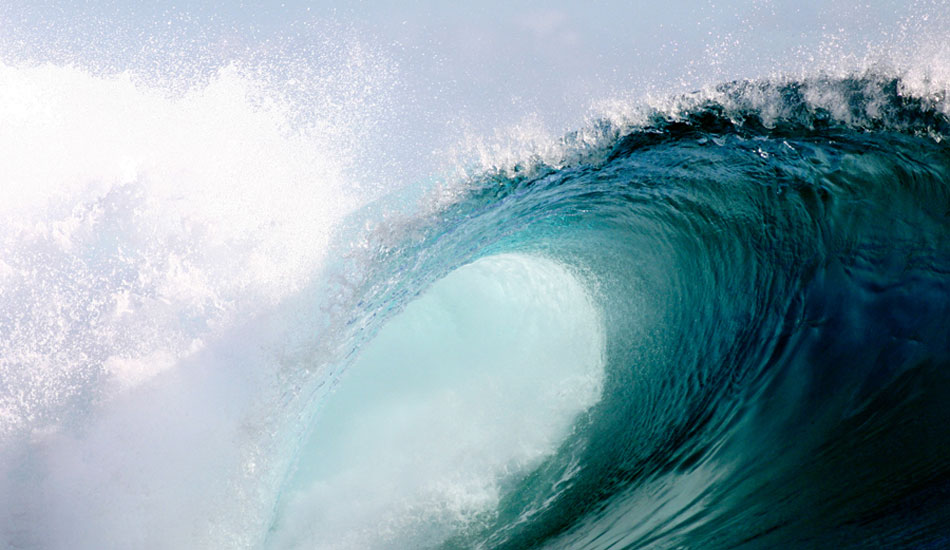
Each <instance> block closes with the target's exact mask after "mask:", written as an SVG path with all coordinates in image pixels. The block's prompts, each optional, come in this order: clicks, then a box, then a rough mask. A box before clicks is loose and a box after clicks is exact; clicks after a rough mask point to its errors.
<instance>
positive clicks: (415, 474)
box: [269, 74, 950, 549]
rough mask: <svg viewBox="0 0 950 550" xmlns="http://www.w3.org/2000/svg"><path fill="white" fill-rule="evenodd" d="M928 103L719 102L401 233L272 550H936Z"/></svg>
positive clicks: (934, 219)
mask: <svg viewBox="0 0 950 550" xmlns="http://www.w3.org/2000/svg"><path fill="white" fill-rule="evenodd" d="M817 92H821V93H817ZM816 97H818V98H819V99H817V100H816V99H815V98H816ZM711 98H712V99H711ZM822 98H824V99H822ZM828 98H833V99H828ZM945 107H946V105H945V99H944V98H941V97H932V98H927V99H920V98H914V97H912V96H911V95H909V94H905V93H903V83H902V82H901V81H900V80H899V79H893V78H888V77H883V76H877V75H873V74H869V75H862V76H859V77H854V78H850V79H816V80H809V81H799V82H796V81H782V82H755V83H736V84H728V85H724V86H722V87H721V88H720V89H719V90H718V95H717V94H714V95H708V94H707V95H705V96H697V97H695V98H685V99H684V101H683V102H682V103H681V106H680V107H678V108H677V109H675V110H670V111H656V112H653V113H648V116H647V119H646V122H645V123H644V124H642V125H636V126H632V127H627V128H618V127H615V126H612V125H610V124H607V123H604V124H602V125H599V126H598V125H595V126H594V127H593V129H594V130H596V131H597V132H599V133H600V136H601V137H600V140H599V141H598V142H597V144H596V145H586V144H584V143H582V142H581V141H580V140H579V139H578V141H577V142H576V143H575V144H574V145H571V140H572V139H573V138H572V136H568V137H567V138H566V143H567V144H568V145H567V146H566V151H567V153H566V157H565V161H564V162H563V163H561V164H558V165H557V166H554V165H550V164H545V163H542V162H540V161H539V162H538V163H535V164H530V163H529V164H525V165H522V166H518V167H515V168H514V169H513V170H511V171H507V172H503V173H502V172H499V173H496V174H487V175H482V176H479V177H478V178H475V179H474V180H473V181H472V182H471V185H470V187H469V189H468V191H467V192H465V193H463V194H462V195H461V196H460V197H458V198H457V199H456V200H454V201H451V202H450V203H448V204H446V205H444V206H443V207H441V208H439V209H437V211H435V212H434V213H433V214H431V215H430V216H429V217H426V218H423V219H421V220H418V219H417V220H416V221H414V222H411V223H407V224H403V225H399V224H396V225H394V226H393V228H392V231H391V233H390V238H389V239H388V240H387V242H386V244H385V246H383V244H382V243H380V244H379V246H378V247H377V248H376V251H375V252H374V257H373V258H374V261H373V262H372V265H373V266H374V267H373V269H372V270H371V271H370V273H369V275H367V276H366V278H365V279H364V280H363V283H362V286H361V287H360V290H359V291H358V292H357V293H356V295H355V297H354V298H353V302H352V304H351V308H352V309H351V314H350V315H351V317H350V326H351V329H352V334H353V340H352V341H351V344H350V345H351V354H350V357H351V358H352V359H351V360H349V362H347V363H346V364H345V365H344V367H345V368H346V369H347V373H346V374H344V376H342V377H341V378H340V381H339V386H338V390H337V391H336V392H335V393H332V394H329V395H327V396H325V397H323V398H321V401H320V403H319V404H315V405H314V410H313V414H315V416H314V420H313V425H312V426H311V428H310V429H309V430H308V432H307V434H306V437H304V438H303V439H302V440H301V443H300V445H299V450H298V459H297V465H296V466H295V468H294V469H293V470H292V472H290V473H289V474H288V476H287V478H286V481H285V486H284V489H283V492H282V495H283V496H282V499H281V502H280V503H278V506H277V508H276V512H275V519H274V522H273V526H272V529H271V537H270V539H269V543H270V545H271V546H274V547H310V546H308V545H312V544H317V547H321V546H320V544H319V543H315V542H314V541H322V542H323V544H325V545H326V547H339V548H347V547H361V546H362V547H399V548H416V547H419V548H421V547H433V548H497V549H525V548H552V549H553V548H591V549H607V548H643V547H646V548H704V549H709V548H776V547H796V548H863V547H869V546H887V547H934V548H936V547H941V546H942V545H944V544H946V543H947V541H948V537H950V531H948V529H947V525H950V500H948V496H947V495H948V494H950V492H948V491H950V456H948V454H947V451H946V449H950V405H948V403H950V399H948V398H950V370H948V369H950V322H948V321H950V146H948V145H947V141H946V139H947V137H948V136H950V122H948V118H947V115H946V109H945ZM506 262H508V263H507V264H506ZM462 266H467V267H462ZM506 266H507V267H506ZM519 300H520V301H519ZM506 308H507V309H506ZM559 392H560V393H559ZM307 499H310V500H307ZM380 499H381V500H380ZM327 502H336V503H337V504H335V505H333V504H330V505H328V504H327ZM308 503H309V504H308ZM367 518H368V519H367ZM327 526H330V527H327ZM324 527H326V528H324ZM288 533H291V534H288ZM328 533H330V534H332V536H331V535H328ZM340 533H342V534H341V535H339V536H337V534H340ZM334 537H336V538H334ZM302 541H303V542H302ZM307 541H310V542H307Z"/></svg>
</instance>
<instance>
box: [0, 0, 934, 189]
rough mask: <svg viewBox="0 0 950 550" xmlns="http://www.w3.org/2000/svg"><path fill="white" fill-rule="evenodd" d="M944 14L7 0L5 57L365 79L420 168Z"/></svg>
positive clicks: (388, 137) (420, 173)
mask: <svg viewBox="0 0 950 550" xmlns="http://www.w3.org/2000/svg"><path fill="white" fill-rule="evenodd" d="M947 22H950V5H948V2H947V1H945V0H928V1H913V2H903V1H897V0H883V1H860V2H854V1H842V2H824V1H818V0H799V1H791V0H774V1H768V0H722V1H719V0H705V1H692V2H690V1H684V0H668V1H666V2H662V3H657V2H647V1H635V2H615V1H600V2H597V1H594V2H563V1H554V2H510V1H499V0H489V1H482V2H472V3H461V2H436V1H428V0H420V1H402V2H381V1H363V2H346V3H333V2H307V1H304V0H286V1H284V2H266V3H265V2H260V3H251V2H209V1H194V2H170V1H160V2H149V3H138V2H126V1H113V2H89V1H86V2H54V1H48V0H47V1H35V0H34V1H26V0H13V1H10V0H7V1H5V2H3V3H2V5H0V59H7V60H24V59H27V60H31V61H54V62H57V63H76V64H79V65H80V66H89V67H93V68H96V69H99V70H104V71H110V70H111V71H122V70H133V71H137V72H139V73H146V74H156V75H159V76H160V77H162V78H167V77H169V75H171V76H177V77H180V76H181V75H183V74H186V73H189V71H197V72H200V71H202V70H205V71H207V70H208V67H215V66H219V65H221V64H223V63H227V62H230V61H234V60H237V61H239V62H242V63H248V62H250V63H252V64H253V63H257V64H258V65H260V66H266V67H267V68H266V69H265V72H267V73H269V74H270V76H271V77H273V76H274V75H280V77H281V78H283V79H285V80H293V79H295V76H299V75H300V74H304V75H305V76H304V77H301V78H299V79H297V80H300V81H301V82H305V83H306V84H305V85H302V86H300V87H301V88H306V89H307V90H308V93H310V94H312V95H314V96H321V97H323V98H324V99H325V98H326V97H330V96H333V95H334V94H336V95H340V96H345V97H344V99H343V100H333V101H323V100H322V99H320V98H316V97H314V98H312V99H306V98H305V99H303V100H302V101H301V102H302V103H306V102H308V101H309V102H311V103H312V104H313V105H317V106H318V107H314V109H324V108H328V107H326V106H325V105H324V103H333V104H340V103H345V102H346V101H345V98H346V97H350V98H352V96H353V95H354V93H355V92H354V90H355V89H356V88H357V86H358V85H362V86H363V90H369V91H367V92H366V93H363V94H362V95H361V96H360V97H361V99H360V101H363V102H366V103H365V104H363V105H364V106H365V107H366V108H367V113H368V112H369V110H370V109H375V111H374V112H373V113H372V114H367V115H366V116H367V117H370V118H372V119H373V121H374V125H373V127H374V128H373V132H371V135H367V137H366V144H367V146H371V147H373V148H375V149H376V150H377V152H378V155H377V157H378V158H379V159H385V161H382V160H381V161H380V162H382V163H384V164H385V166H378V167H376V168H375V169H374V170H375V171H376V175H375V176H374V177H380V174H381V173H383V172H388V173H395V174H400V176H399V177H400V178H419V177H424V175H425V174H426V173H427V172H431V171H432V170H434V169H433V168H431V167H432V166H435V165H438V164H439V161H437V160H435V159H434V157H436V156H439V155H441V156H442V157H445V155H446V151H447V150H449V149H452V148H453V147H455V145H457V144H459V143H463V142H466V141H468V142H471V141H472V139H473V138H472V136H478V138H477V139H489V140H490V139H494V140H496V141H498V140H502V141H503V140H505V139H509V138H512V136H517V135H519V134H526V133H527V134H532V135H536V134H542V133H544V134H549V135H558V134H562V133H564V132H567V131H569V130H571V129H575V128H578V127H580V126H582V125H583V124H584V123H585V120H587V119H589V118H591V117H592V116H596V115H597V113H598V111H599V110H602V109H603V108H604V105H607V104H610V102H611V101H612V100H616V99H618V98H622V99H623V100H624V101H628V102H630V101H633V102H635V101H637V100H638V99H639V98H643V97H644V96H663V95H668V94H671V93H677V92H683V91H690V90H693V89H697V88H699V87H701V86H703V85H708V84H711V83H717V82H723V81H729V80H733V79H738V78H750V77H762V76H767V75H770V74H789V73H792V74H796V73H802V72H808V71H811V70H815V69H816V68H827V67H829V66H833V65H836V64H840V63H842V62H844V61H846V60H851V61H852V62H854V63H860V62H862V61H861V60H864V59H866V58H868V57H869V56H871V57H873V56H878V55H880V54H881V52H882V51H887V50H889V49H895V46H894V45H895V44H902V43H910V42H914V41H915V40H916V39H915V37H916V36H919V35H922V34H928V33H929V34H930V35H931V36H933V35H936V40H937V41H939V39H940V37H941V32H942V34H944V35H950V32H947V31H940V29H941V28H950V25H948V26H943V27H941V25H942V24H943V23H947ZM935 29H936V30H935ZM855 60H857V61H855ZM361 64H362V65H361ZM357 65H361V68H359V69H358V70H354V67H355V66H357ZM354 81H360V83H359V84H354ZM357 95H359V94H357ZM369 96H372V97H371V98H369ZM370 103H371V104H372V105H370ZM351 108H354V109H356V108H359V107H351ZM419 166H426V168H419Z"/></svg>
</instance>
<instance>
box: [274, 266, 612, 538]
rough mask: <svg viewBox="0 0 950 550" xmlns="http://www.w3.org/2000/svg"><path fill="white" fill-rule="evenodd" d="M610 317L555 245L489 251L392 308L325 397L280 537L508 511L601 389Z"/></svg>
mask: <svg viewBox="0 0 950 550" xmlns="http://www.w3.org/2000/svg"><path fill="white" fill-rule="evenodd" d="M603 335H604V329H603V326H602V321H601V319H600V315H599V314H598V312H597V310H596V309H595V307H594V306H593V303H592V302H591V300H590V298H589V296H588V292H587V290H586V289H585V287H584V285H583V284H582V283H581V281H579V280H578V279H577V278H576V277H575V276H574V275H573V274H571V273H570V272H569V271H568V270H567V269H566V268H565V267H563V266H561V265H559V264H558V263H556V262H553V261H551V260H548V259H544V258H543V257H537V256H528V255H522V254H504V255H496V256H489V257H486V258H483V259H480V260H477V261H475V262H474V263H471V264H469V265H466V266H464V267H461V268H459V269H457V270H455V271H453V272H452V273H450V274H449V275H447V276H446V277H445V278H443V279H441V280H439V281H438V282H436V283H435V284H433V285H432V286H431V287H430V288H429V289H427V290H426V291H425V293H424V294H423V295H422V296H420V297H419V298H417V299H415V300H414V301H412V302H411V303H409V304H408V305H407V306H406V308H405V310H404V311H402V312H401V313H399V315H397V316H396V317H394V318H393V319H392V320H390V321H389V322H388V323H387V324H386V325H385V327H384V328H383V329H382V330H381V331H380V332H379V334H378V335H376V337H375V338H374V339H373V340H372V341H371V342H369V343H368V344H367V345H366V346H365V348H364V349H363V350H362V351H361V353H360V356H359V358H358V359H357V360H356V361H355V362H354V363H353V364H352V365H350V367H349V368H348V371H347V373H346V374H345V376H344V377H343V380H342V381H341V384H340V385H339V387H338V388H337V389H336V391H335V393H333V394H332V395H331V396H329V397H327V398H326V399H325V400H324V403H323V405H322V407H321V409H320V411H319V414H318V416H317V417H316V420H315V422H314V424H313V426H312V427H311V432H310V434H309V436H308V439H307V441H306V443H304V444H303V447H302V449H301V451H300V453H299V456H298V458H297V465H296V471H295V473H294V474H293V476H292V477H291V479H290V480H289V481H288V482H287V483H286V484H285V488H284V494H283V497H282V501H281V504H280V512H279V515H278V517H277V520H276V524H275V526H274V528H273V530H272V533H271V536H270V540H269V546H270V547H273V548H327V549H343V548H353V549H356V548H421V547H426V546H430V545H432V544H436V543H439V542H441V541H443V540H444V539H446V538H447V537H448V536H449V535H451V534H453V533H456V532H458V531H466V530H473V529H476V528H477V527H478V526H481V525H484V524H485V523H486V522H487V521H489V520H490V519H491V518H492V517H493V516H494V515H495V509H496V507H497V505H498V503H499V500H500V498H501V496H502V494H503V493H504V490H505V489H506V488H508V487H510V486H511V485H512V484H513V483H516V482H517V481H518V480H519V479H521V478H523V477H524V476H526V475H528V474H530V472H531V471H532V470H533V469H534V468H536V467H537V466H538V465H539V464H540V463H541V462H542V461H543V460H544V459H545V458H547V457H549V456H551V455H552V454H553V453H554V452H555V451H556V449H557V448H558V446H559V445H560V444H561V442H562V441H563V440H564V438H565V437H566V435H567V434H568V433H569V432H570V430H571V426H572V425H573V423H574V422H575V420H576V418H577V416H578V415H579V414H581V413H583V412H584V411H585V410H587V409H588V408H589V407H590V406H591V405H593V404H594V403H595V402H596V401H597V400H598V399H599V397H600V389H601V385H602V378H603V367H604V365H603V345H604V336H603Z"/></svg>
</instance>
